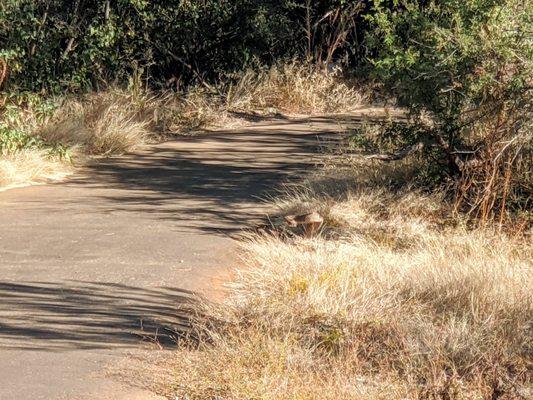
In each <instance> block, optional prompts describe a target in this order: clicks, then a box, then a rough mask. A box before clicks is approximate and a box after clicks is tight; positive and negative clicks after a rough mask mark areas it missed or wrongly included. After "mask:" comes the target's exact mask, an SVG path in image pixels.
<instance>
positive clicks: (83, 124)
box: [0, 62, 364, 181]
mask: <svg viewBox="0 0 533 400" xmlns="http://www.w3.org/2000/svg"><path fill="white" fill-rule="evenodd" d="M19 100H20V101H19V102H20V104H5V105H3V106H2V108H0V114H2V116H3V118H5V119H6V121H7V126H8V127H9V128H13V129H18V130H20V131H23V132H26V133H29V134H30V135H36V136H39V137H41V138H42V139H44V140H45V141H46V142H47V143H48V144H50V145H54V146H57V145H61V146H62V148H66V149H69V152H70V154H71V155H72V156H73V158H74V159H75V161H78V162H79V161H82V160H83V159H84V157H85V156H89V157H91V156H102V155H103V156H108V155H113V154H122V153H125V152H129V151H132V150H135V149H137V148H139V147H141V146H142V145H144V144H145V143H147V142H153V141H158V140H160V139H161V138H167V137H169V136H175V135H181V134H190V133H191V132H195V131H198V130H201V129H208V128H228V127H235V126H239V125H243V124H245V123H246V121H245V120H244V119H241V118H240V117H239V116H238V114H239V113H245V114H254V115H256V114H261V115H264V114H276V113H279V112H282V113H289V114H291V113H297V114H302V113H328V112H342V111H349V110H350V109H353V108H355V107H357V106H358V105H360V104H361V102H362V101H363V100H364V98H363V96H362V95H361V94H360V93H359V92H358V91H356V90H355V89H353V88H350V87H348V86H347V85H346V84H345V83H343V82H342V81H341V80H340V79H338V78H336V77H334V76H331V75H324V74H323V73H322V72H320V71H319V70H318V69H317V68H315V67H312V66H309V65H304V64H299V63H296V62H292V63H288V64H283V65H277V66H274V67H272V68H270V69H269V70H264V71H260V72H251V71H250V72H246V73H244V74H242V75H240V76H238V77H237V78H236V79H235V83H233V84H220V85H218V88H217V89H216V90H214V91H213V92H212V93H208V92H206V91H205V90H202V89H198V88H196V89H191V90H190V91H189V92H188V93H187V94H178V93H170V92H167V93H157V94H156V93H152V92H150V91H147V90H144V89H142V85H141V84H139V83H138V82H137V84H136V85H133V87H132V88H130V89H128V90H123V89H118V88H110V89H108V90H105V91H101V92H98V93H90V94H86V95H84V96H81V97H77V98H71V97H67V98H63V99H55V100H54V101H52V103H55V105H51V104H48V103H47V102H46V101H45V102H43V101H42V100H40V99H39V98H38V96H31V95H23V96H22V98H21V99H19ZM21 104H24V105H21ZM44 105H46V107H43V106H44ZM54 108H56V109H55V111H53V112H51V111H50V110H53V109H54ZM235 112H237V113H235ZM35 154H39V153H38V152H37V153H35ZM26 156H27V154H24V155H20V156H18V157H26ZM10 157H11V158H14V157H15V156H10ZM38 160H43V165H42V166H40V165H39V163H38V162H37V161H38ZM3 163H4V164H5V165H7V164H9V165H10V167H9V170H10V171H11V172H9V174H10V175H11V176H15V175H17V174H18V176H19V177H20V179H22V177H24V176H31V179H32V180H33V179H37V178H38V177H39V176H41V177H42V178H43V179H44V178H46V177H47V176H48V174H47V172H45V171H47V170H48V169H49V166H50V161H49V160H48V159H45V158H43V157H39V156H35V157H34V162H32V163H28V165H27V166H26V165H25V166H22V165H21V164H20V163H17V162H13V161H11V160H9V159H7V158H6V159H4V161H3ZM52 163H53V162H52ZM16 167H17V168H18V167H21V170H20V173H15V172H14V168H16ZM30 168H34V169H33V172H31V169H30ZM5 169H6V171H7V169H8V168H7V167H5ZM7 174H8V173H7V172H6V173H5V174H4V175H5V176H7ZM39 174H42V175H39ZM4 180H5V181H7V178H5V179H4ZM10 180H12V179H10ZM16 180H17V181H18V180H19V179H18V178H17V179H16Z"/></svg>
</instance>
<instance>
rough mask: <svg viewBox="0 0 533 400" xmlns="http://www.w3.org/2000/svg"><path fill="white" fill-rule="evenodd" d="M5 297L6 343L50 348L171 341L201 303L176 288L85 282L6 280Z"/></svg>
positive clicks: (0, 305) (1, 332)
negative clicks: (196, 303)
mask: <svg viewBox="0 0 533 400" xmlns="http://www.w3.org/2000/svg"><path fill="white" fill-rule="evenodd" d="M0 298H1V299H2V301H1V302H0V348H3V349H21V350H47V351H55V350H64V349H105V348H115V347H138V346H139V343H140V342H141V341H148V342H154V343H158V344H159V345H164V346H171V345H174V344H175V339H177V338H178V337H179V336H180V335H183V334H186V333H187V332H188V330H189V323H188V315H187V313H188V310H190V309H191V308H192V307H193V306H194V302H195V296H194V295H193V294H192V293H190V292H187V291H184V290H180V289H175V288H165V287H161V288H140V287H134V286H128V285H122V284H114V283H102V282H98V283H97V282H81V281H66V282H62V283H50V282H17V283H11V282H0ZM180 310H181V311H180Z"/></svg>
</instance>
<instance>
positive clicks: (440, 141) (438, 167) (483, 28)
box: [367, 0, 533, 222]
mask: <svg viewBox="0 0 533 400" xmlns="http://www.w3.org/2000/svg"><path fill="white" fill-rule="evenodd" d="M401 3H402V6H401V7H397V8H396V7H395V8H393V9H391V8H390V7H386V6H384V2H383V1H380V0H376V1H374V2H373V12H372V13H370V14H369V17H368V19H369V20H370V21H371V24H372V26H374V27H375V29H374V30H373V31H372V32H371V33H369V35H368V38H367V43H368V44H369V46H370V48H371V49H372V52H373V53H372V54H373V59H372V64H373V67H374V69H373V73H374V75H375V76H376V77H377V78H378V79H379V80H380V81H382V82H384V83H385V84H386V85H387V88H388V89H389V90H390V91H392V92H393V93H394V94H396V96H397V97H398V99H399V101H400V103H401V104H403V105H406V106H408V107H409V108H410V109H411V111H412V112H413V114H414V116H415V117H417V118H418V121H417V123H416V124H415V126H414V129H411V130H404V131H403V132H402V133H401V134H400V135H399V139H400V141H402V142H404V144H405V142H407V144H410V145H413V144H416V143H417V142H418V143H419V144H420V146H415V147H412V148H413V149H415V148H420V147H422V146H424V147H425V149H426V150H425V155H426V159H427V160H429V162H430V163H431V165H432V166H433V170H434V172H435V174H436V175H440V176H441V177H442V176H448V177H451V178H453V182H454V188H455V191H454V193H455V202H456V207H457V209H461V210H466V211H468V212H469V213H472V214H473V215H476V216H478V217H480V218H481V220H482V221H487V220H489V219H493V218H498V219H499V220H500V222H502V221H503V220H504V219H505V217H506V210H508V209H509V207H508V206H509V205H511V206H512V207H511V209H514V210H527V209H528V208H529V207H530V204H529V203H528V202H529V199H530V195H531V182H530V181H529V180H528V171H529V166H528V165H531V164H530V161H531V136H530V132H531V127H532V111H533V108H532V88H533V86H532V83H533V81H532V78H531V77H532V76H533V69H532V64H531V62H532V59H533V50H532V49H533V47H532V42H531V30H532V20H531V16H532V15H533V5H532V3H531V2H526V1H522V0H505V1H501V0H470V1H457V0H444V1H438V2H437V1H429V2H422V1H414V0H407V1H403V2H401ZM424 116H425V118H421V117H424ZM423 119H425V121H423ZM404 154H407V153H406V152H404Z"/></svg>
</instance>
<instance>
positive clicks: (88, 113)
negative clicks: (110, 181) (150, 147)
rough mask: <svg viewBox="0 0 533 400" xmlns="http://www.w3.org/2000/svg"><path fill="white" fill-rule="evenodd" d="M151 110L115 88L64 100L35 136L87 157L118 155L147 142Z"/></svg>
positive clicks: (145, 100)
mask: <svg viewBox="0 0 533 400" xmlns="http://www.w3.org/2000/svg"><path fill="white" fill-rule="evenodd" d="M152 108H153V104H150V100H149V99H148V100H147V99H146V98H142V99H139V98H138V97H136V96H135V95H133V94H132V93H128V92H126V91H121V90H118V89H113V90H109V91H106V92H100V93H95V94H91V95H87V96H85V97H84V98H83V99H81V100H72V99H68V100H66V101H65V102H64V104H63V105H62V106H61V107H60V108H59V109H58V110H57V112H56V115H55V117H53V118H52V121H51V122H49V123H48V124H46V125H45V126H44V127H43V128H42V129H40V130H39V131H38V134H39V136H41V137H42V138H43V139H44V140H46V141H47V142H49V143H54V144H57V143H60V144H62V145H65V146H69V147H77V148H79V150H81V151H82V152H83V153H86V154H90V155H109V154H121V153H125V152H128V151H132V150H135V149H136V148H138V147H140V146H142V145H143V144H145V143H146V141H147V140H148V139H149V137H150V135H151V132H150V125H151V124H152V123H153V110H152ZM150 112H152V115H151V114H150Z"/></svg>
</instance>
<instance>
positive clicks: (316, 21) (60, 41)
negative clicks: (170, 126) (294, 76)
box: [0, 0, 363, 92]
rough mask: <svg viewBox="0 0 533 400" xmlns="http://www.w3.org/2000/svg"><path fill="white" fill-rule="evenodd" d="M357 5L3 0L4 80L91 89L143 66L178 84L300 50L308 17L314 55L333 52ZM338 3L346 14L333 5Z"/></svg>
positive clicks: (293, 0) (151, 76)
mask: <svg viewBox="0 0 533 400" xmlns="http://www.w3.org/2000/svg"><path fill="white" fill-rule="evenodd" d="M359 4H363V2H362V1H360V0H351V1H345V0H327V1H321V2H310V1H306V0H281V1H279V0H265V1H258V0H202V1H190V0H152V1H146V0H114V1H101V0H39V1H34V0H3V1H1V2H0V59H4V60H7V61H8V64H9V67H10V69H11V75H10V79H9V83H10V85H11V88H12V89H17V88H19V89H23V90H32V91H39V90H42V89H46V90H47V91H52V92H59V91H61V90H64V89H67V90H80V89H81V90H83V89H87V88H98V87H99V86H102V85H104V84H106V83H110V82H116V81H125V80H127V78H128V77H129V76H130V75H131V74H132V73H133V72H134V71H135V70H137V71H139V70H142V71H143V72H144V76H145V79H147V80H148V84H150V85H151V86H156V87H157V86H161V85H170V84H172V85H173V86H174V87H176V86H177V87H178V88H180V87H182V86H183V85H188V84H190V83H192V82H195V83H198V82H200V83H204V84H205V83H206V82H210V81H216V80H218V79H221V78H225V77H226V76H227V75H228V74H231V73H233V72H236V71H240V70H243V69H246V68H248V67H256V66H258V65H265V64H266V65H270V64H273V63H274V62H275V61H277V60H279V59H282V58H293V57H295V56H304V55H305V54H306V52H307V51H308V50H309V49H307V44H308V35H310V34H311V33H310V32H308V31H307V25H306V24H307V22H310V23H312V27H313V34H312V35H313V37H312V38H311V39H312V41H313V43H312V47H313V49H314V50H313V51H316V52H317V57H319V58H320V57H322V55H321V54H322V53H325V52H327V51H328V50H329V51H331V52H332V54H331V56H333V53H335V56H337V54H338V53H339V54H340V52H341V51H344V50H346V49H347V48H348V47H349V46H347V45H346V44H347V43H345V41H344V39H342V38H343V37H344V35H345V33H346V35H348V34H349V33H350V32H352V33H353V31H354V25H353V18H352V19H350V20H349V21H348V22H347V21H345V20H346V15H352V14H349V13H348V14H346V10H352V11H353V9H355V8H357V10H359V9H362V6H361V7H359V6H358V5H359ZM355 6H357V7H355ZM354 7H355V8H354ZM339 10H340V11H342V10H344V11H345V13H344V14H343V13H340V14H339V13H337V14H335V13H334V11H339ZM356 14H357V13H353V16H355V15H356ZM333 15H338V16H339V17H338V19H337V20H339V21H340V16H345V17H343V18H344V20H342V21H344V22H342V23H343V24H345V30H343V31H342V32H340V33H339V32H337V33H336V35H337V36H335V32H336V27H335V24H333V22H334V21H337V20H333V19H331V18H332V16H333ZM307 17H309V18H311V19H310V20H309V21H307V20H306V18H307ZM350 18H351V17H350ZM345 31H346V32H345ZM338 35H340V36H341V38H339V37H338ZM350 37H351V36H350ZM328 38H329V39H328ZM337 39H342V40H340V42H338V41H337ZM328 40H333V41H335V42H336V44H335V45H333V44H332V43H329V42H328ZM324 57H325V56H324Z"/></svg>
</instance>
